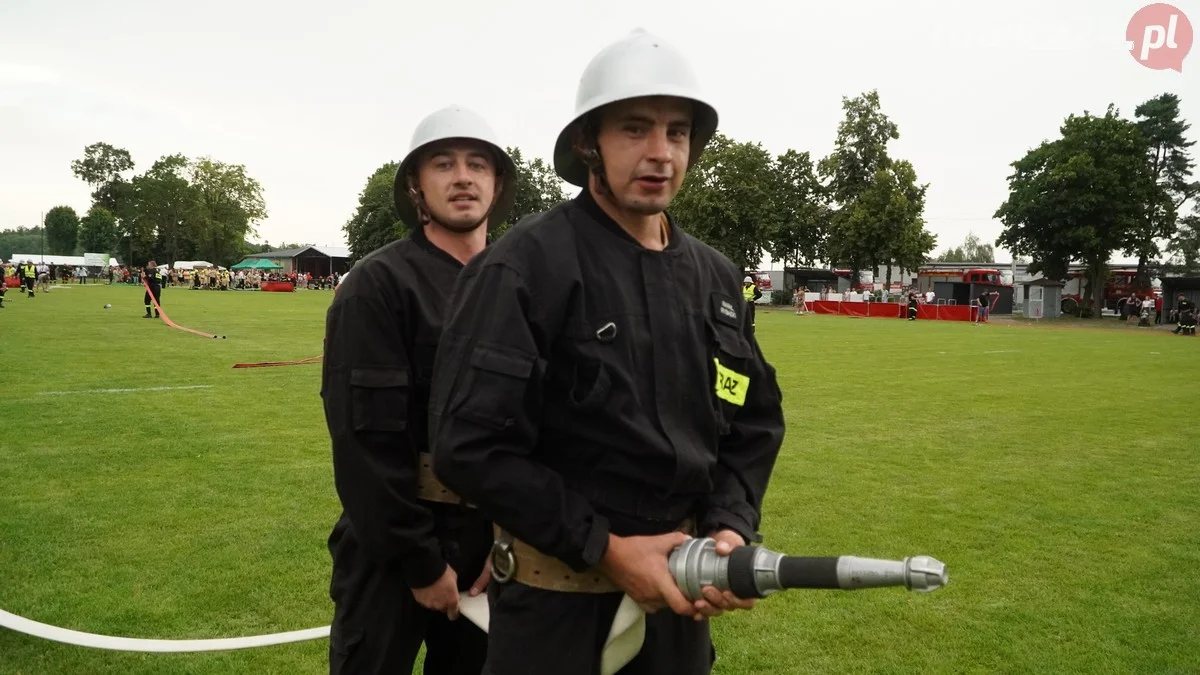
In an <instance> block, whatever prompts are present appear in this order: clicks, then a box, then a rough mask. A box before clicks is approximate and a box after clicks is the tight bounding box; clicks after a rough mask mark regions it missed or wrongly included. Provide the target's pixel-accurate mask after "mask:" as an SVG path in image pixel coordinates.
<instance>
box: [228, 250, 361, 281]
mask: <svg viewBox="0 0 1200 675" xmlns="http://www.w3.org/2000/svg"><path fill="white" fill-rule="evenodd" d="M250 259H262V260H270V261H271V262H273V263H275V264H276V265H279V266H280V267H281V268H282V269H281V270H280V273H281V274H291V273H293V272H296V273H299V274H304V273H308V274H311V275H313V276H314V277H323V276H329V275H331V274H335V273H336V274H345V273H346V272H348V271H349V270H350V249H346V248H338V247H335V246H305V247H303V248H281V249H276V250H274V251H266V252H264V253H251V254H250V255H247V256H245V257H243V258H242V260H250Z"/></svg>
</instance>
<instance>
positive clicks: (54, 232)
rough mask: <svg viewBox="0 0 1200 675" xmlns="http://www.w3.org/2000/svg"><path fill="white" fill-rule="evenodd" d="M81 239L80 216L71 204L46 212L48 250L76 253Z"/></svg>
mask: <svg viewBox="0 0 1200 675" xmlns="http://www.w3.org/2000/svg"><path fill="white" fill-rule="evenodd" d="M78 239H79V216H78V215H76V214H75V209H73V208H71V207H69V206H56V207H54V208H52V209H50V210H49V211H47V212H46V252H47V253H52V254H55V255H74V254H75V245H76V243H77V242H78Z"/></svg>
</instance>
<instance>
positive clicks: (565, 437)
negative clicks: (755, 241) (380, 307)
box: [430, 31, 784, 675]
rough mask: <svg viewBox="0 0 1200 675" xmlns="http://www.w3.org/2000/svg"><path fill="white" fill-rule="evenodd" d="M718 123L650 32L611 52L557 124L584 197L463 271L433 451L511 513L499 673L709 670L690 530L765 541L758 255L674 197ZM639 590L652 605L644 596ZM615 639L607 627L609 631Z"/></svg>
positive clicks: (494, 630) (776, 410)
mask: <svg viewBox="0 0 1200 675" xmlns="http://www.w3.org/2000/svg"><path fill="white" fill-rule="evenodd" d="M716 127H717V113H716V110H715V109H714V108H713V107H712V105H711V104H710V103H708V102H707V100H706V97H705V96H704V94H703V93H702V92H701V91H700V89H699V87H698V85H697V81H696V78H695V76H694V74H693V72H692V69H691V67H690V66H689V64H688V63H687V61H686V60H685V59H684V57H683V56H682V55H681V54H680V53H679V52H678V51H676V50H675V49H674V48H672V47H671V46H670V45H668V44H667V43H665V42H663V41H662V40H660V39H659V38H657V37H655V36H653V35H650V34H648V33H646V32H644V31H635V32H633V33H632V34H630V35H628V36H626V37H625V38H622V39H621V40H619V41H617V42H616V43H614V44H612V45H610V46H608V47H606V48H605V49H603V50H602V51H601V52H600V53H599V54H598V55H596V56H595V57H594V58H593V59H592V61H591V63H589V64H588V66H587V68H586V69H585V71H584V74H583V77H582V79H581V80H580V82H579V91H578V96H577V98H576V110H575V116H574V118H573V119H572V120H570V121H569V123H568V124H567V125H566V126H565V128H564V129H563V130H562V132H561V133H560V134H559V136H558V142H557V145H556V148H555V153H554V165H555V169H556V171H557V172H558V174H559V176H561V177H562V178H564V179H565V180H567V181H568V182H570V183H572V184H574V185H577V186H579V187H581V188H583V191H582V193H581V194H580V195H579V196H578V197H577V198H575V199H574V200H572V201H570V202H567V203H565V204H562V205H559V206H557V207H555V208H553V209H551V210H550V211H548V212H546V213H544V214H540V215H537V216H533V217H531V218H528V219H526V220H525V221H523V222H522V223H520V224H518V225H517V226H516V227H515V228H514V229H513V230H512V231H510V232H509V233H508V234H507V235H505V236H504V238H502V239H501V240H500V241H498V242H497V243H496V244H494V245H493V246H491V247H489V249H488V253H487V256H486V257H484V258H482V259H480V260H477V261H475V262H473V263H472V264H471V265H470V266H468V268H467V270H466V271H465V272H464V273H463V275H462V276H460V278H459V285H458V287H457V289H456V292H455V300H454V306H453V307H452V308H451V309H450V313H449V314H448V315H447V322H446V326H445V329H444V332H443V337H442V342H441V346H440V347H439V355H438V365H437V367H436V368H435V372H434V383H433V393H432V396H431V400H430V426H431V428H430V442H431V445H432V447H433V455H434V470H435V472H436V473H437V475H438V477H439V478H440V479H441V480H442V482H443V483H445V484H446V485H447V486H448V487H449V488H450V489H452V490H454V491H455V492H456V493H458V494H460V495H462V496H463V498H465V499H467V500H468V501H470V502H471V503H474V504H477V505H479V507H480V509H482V510H483V511H484V512H485V513H487V514H488V515H489V516H490V517H492V518H493V520H494V521H495V523H496V525H497V529H498V536H497V543H496V546H495V547H494V548H493V555H492V568H493V581H492V584H491V587H490V589H489V594H490V600H491V615H490V625H489V629H488V631H489V637H490V641H489V644H488V667H487V672H488V673H491V674H492V675H517V674H526V673H596V672H600V673H611V672H615V668H616V667H619V666H621V665H623V664H624V661H621V660H617V661H616V662H615V663H614V662H613V661H611V660H610V659H609V657H610V650H609V649H608V648H607V647H606V642H607V640H608V636H609V633H610V628H611V626H612V625H614V617H615V616H617V615H618V613H619V611H620V608H622V607H626V606H627V605H628V604H629V602H628V601H629V599H631V600H632V601H633V602H636V605H634V606H633V609H634V610H636V611H644V612H646V613H647V615H646V616H645V617H644V619H645V620H644V631H645V632H644V636H643V638H644V639H643V640H642V641H641V642H640V643H638V644H639V645H640V649H639V648H638V647H635V648H634V651H635V652H636V656H634V655H633V654H628V655H626V656H627V658H626V660H628V657H632V661H629V663H628V665H626V666H625V668H624V669H623V670H621V672H622V673H654V674H655V675H664V674H668V673H687V674H689V675H694V674H696V673H706V672H708V671H709V669H710V668H711V665H712V660H713V649H712V643H711V640H710V638H709V626H708V621H707V619H708V617H711V616H715V615H717V614H719V613H721V612H722V611H725V610H729V609H737V608H749V607H750V606H751V605H752V602H750V601H740V600H737V599H736V598H734V597H733V596H732V595H730V594H722V593H719V592H717V591H716V590H715V589H712V588H709V589H707V592H706V594H705V597H706V600H702V601H698V602H696V603H695V604H693V603H690V602H688V600H687V599H686V598H685V597H684V596H683V594H682V593H681V592H680V590H679V588H678V586H677V585H676V584H675V582H674V580H673V578H672V576H671V574H670V572H669V571H668V568H667V558H668V555H669V553H670V551H672V550H673V549H674V548H675V547H677V546H679V545H680V544H681V543H682V542H683V541H685V539H686V537H687V536H688V534H698V535H701V536H713V537H715V538H717V539H718V540H719V541H720V544H719V550H720V551H721V552H722V553H723V554H728V553H729V552H731V551H732V550H733V547H734V546H738V545H742V544H745V543H747V542H750V541H759V540H760V538H759V535H758V527H759V521H760V506H761V504H762V499H763V494H764V493H765V491H766V487H767V482H768V479H769V477H770V474H771V470H772V466H773V464H774V461H775V457H776V455H777V453H778V451H779V447H780V444H781V442H782V437H783V430H784V421H783V413H782V410H781V401H780V398H781V396H780V391H779V388H778V386H777V384H776V378H775V372H774V370H773V369H772V368H771V366H770V365H768V364H767V362H766V361H765V359H764V358H763V355H762V353H761V351H760V350H759V348H758V345H757V343H756V341H755V339H754V334H753V331H752V329H751V321H750V317H749V316H748V312H747V311H746V303H745V302H744V300H743V299H742V294H741V283H740V282H741V278H742V274H741V272H740V270H739V269H738V268H737V266H735V265H734V264H733V263H732V262H730V261H729V260H728V259H727V258H725V257H724V256H723V255H721V254H720V253H718V252H717V251H715V250H714V249H712V248H710V247H709V246H706V245H705V244H703V243H701V242H700V241H698V240H697V239H695V238H693V237H692V236H690V235H688V234H687V233H686V232H685V231H684V229H683V227H684V226H685V225H686V224H681V223H677V222H676V221H675V220H674V219H673V218H671V217H670V216H669V215H668V213H667V208H668V206H669V205H670V203H671V200H672V199H673V198H674V196H675V194H676V193H677V192H678V191H679V188H680V185H681V183H682V182H683V178H684V174H685V173H686V171H687V169H688V168H689V167H691V166H692V165H693V164H695V162H696V160H697V158H698V157H699V155H700V153H701V152H702V151H703V149H704V147H705V145H706V144H707V142H708V140H709V139H710V138H711V136H712V135H713V133H714V131H715V130H716ZM639 606H640V607H641V610H638V607H639ZM610 646H611V645H610Z"/></svg>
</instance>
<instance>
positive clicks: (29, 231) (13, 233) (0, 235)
mask: <svg viewBox="0 0 1200 675" xmlns="http://www.w3.org/2000/svg"><path fill="white" fill-rule="evenodd" d="M41 246H42V228H40V227H18V228H17V229H15V230H0V260H9V259H11V258H12V257H13V254H14V253H31V252H33V251H41Z"/></svg>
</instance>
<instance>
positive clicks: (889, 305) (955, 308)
mask: <svg viewBox="0 0 1200 675" xmlns="http://www.w3.org/2000/svg"><path fill="white" fill-rule="evenodd" d="M807 305H808V309H809V310H810V311H812V312H816V313H817V314H837V315H839V316H857V317H873V318H881V319H906V318H908V305H901V304H898V303H895V302H842V301H840V300H814V301H812V302H809V303H807ZM917 320H919V321H974V320H975V307H972V306H971V305H917Z"/></svg>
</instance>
